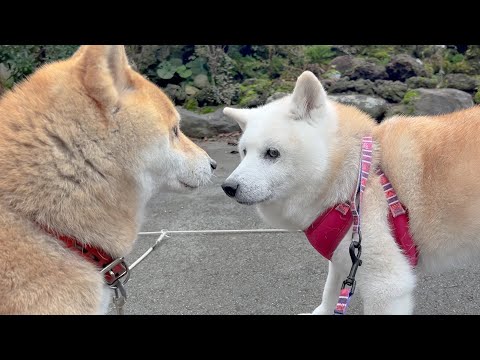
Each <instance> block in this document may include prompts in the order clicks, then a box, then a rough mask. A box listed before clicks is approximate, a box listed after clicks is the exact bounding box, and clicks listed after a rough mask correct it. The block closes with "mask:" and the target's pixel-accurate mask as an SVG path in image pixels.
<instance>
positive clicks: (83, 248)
mask: <svg viewBox="0 0 480 360" xmlns="http://www.w3.org/2000/svg"><path fill="white" fill-rule="evenodd" d="M40 227H41V228H42V229H43V230H44V231H45V232H47V233H48V234H50V235H52V236H54V237H56V238H57V239H58V240H61V241H62V242H63V243H64V244H65V247H66V248H67V249H72V250H73V251H75V252H76V253H77V254H79V255H80V256H82V257H83V258H85V259H86V260H88V261H90V262H91V263H92V264H95V265H96V266H97V267H98V268H99V270H100V271H101V273H102V274H103V275H104V277H105V281H106V283H107V285H109V286H110V285H113V284H114V283H115V282H116V281H117V280H118V279H120V278H122V277H124V276H127V280H128V276H129V274H128V271H129V269H128V266H127V264H126V263H125V261H124V260H123V257H121V258H117V259H114V258H112V257H111V256H110V255H108V254H107V253H106V252H105V251H103V250H102V249H98V248H96V247H93V246H91V245H87V244H82V243H80V242H79V241H78V240H76V239H75V238H71V237H68V236H66V235H60V234H58V233H57V232H55V231H53V230H50V229H47V228H46V227H45V226H42V225H40Z"/></svg>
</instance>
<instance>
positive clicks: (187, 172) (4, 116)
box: [0, 45, 216, 314]
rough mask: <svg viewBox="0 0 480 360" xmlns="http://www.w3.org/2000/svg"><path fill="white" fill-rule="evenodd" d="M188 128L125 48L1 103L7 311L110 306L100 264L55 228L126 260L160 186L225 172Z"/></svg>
mask: <svg viewBox="0 0 480 360" xmlns="http://www.w3.org/2000/svg"><path fill="white" fill-rule="evenodd" d="M179 121H180V117H179V114H178V112H177V111H176V110H175V107H174V106H173V104H172V102H171V101H170V100H169V99H168V97H167V96H166V95H164V93H163V92H162V91H161V90H160V89H159V88H158V87H156V86H155V85H154V84H153V83H151V82H149V81H148V80H146V79H145V78H144V77H142V76H141V75H140V74H138V73H137V72H135V71H134V70H132V69H131V68H130V66H129V64H128V60H127V57H126V54H125V49H124V47H123V46H119V45H115V46H114V45H111V46H110V45H108V46H101V45H98V46H97V45H90V46H82V47H81V48H80V49H79V50H78V51H77V52H76V53H75V54H74V55H73V56H72V57H71V58H69V59H67V60H65V61H60V62H55V63H52V64H48V65H46V66H44V67H42V68H41V69H39V70H38V71H37V72H35V73H34V74H33V75H32V76H30V77H29V78H28V79H27V80H26V81H24V82H22V83H21V84H19V85H17V86H16V87H15V88H14V89H13V90H12V91H10V92H8V93H6V94H4V95H3V96H2V98H1V99H0V273H1V276H0V313H2V314H97V313H104V312H105V311H106V309H107V308H106V305H108V303H107V302H105V301H104V299H105V295H108V293H107V291H108V288H107V287H106V286H105V283H104V279H103V276H102V275H101V274H100V272H99V269H98V268H97V267H96V266H95V265H94V264H92V263H90V262H89V261H87V260H86V259H85V258H83V257H81V256H79V254H78V253H77V252H75V251H72V250H71V249H67V248H66V247H65V246H64V243H63V242H62V241H60V240H59V239H58V238H57V236H52V235H50V234H49V233H52V232H53V233H55V234H61V235H62V236H68V237H71V238H74V239H76V241H78V243H79V244H80V245H81V246H82V245H89V246H93V247H96V248H98V249H101V250H102V251H104V252H105V253H107V254H109V255H110V256H112V257H114V258H116V257H122V256H124V255H126V254H127V253H128V252H129V251H130V249H131V248H132V245H133V243H134V241H135V239H136V234H137V231H138V230H139V226H140V224H141V221H142V213H143V210H144V207H145V204H146V202H147V200H148V199H149V197H150V196H151V194H152V193H153V191H155V190H167V191H172V190H173V191H184V190H189V189H193V188H197V187H198V186H201V185H203V184H205V183H206V182H208V181H209V180H210V177H211V175H212V172H213V169H215V167H216V164H215V162H214V161H213V160H212V159H211V158H210V157H209V156H208V155H207V154H206V153H205V152H204V151H203V150H202V149H200V148H199V147H198V146H196V145H195V144H194V143H193V142H191V141H190V140H189V139H187V138H186V137H185V135H183V134H182V132H181V131H180V129H179ZM44 229H48V231H49V233H47V232H46V231H44ZM107 298H108V297H107Z"/></svg>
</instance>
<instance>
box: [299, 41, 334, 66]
mask: <svg viewBox="0 0 480 360" xmlns="http://www.w3.org/2000/svg"><path fill="white" fill-rule="evenodd" d="M305 55H306V57H307V60H308V61H309V62H311V63H315V64H326V63H328V62H329V61H330V60H332V59H333V58H334V57H335V56H336V53H335V52H334V51H333V50H332V46H331V45H310V46H306V47H305Z"/></svg>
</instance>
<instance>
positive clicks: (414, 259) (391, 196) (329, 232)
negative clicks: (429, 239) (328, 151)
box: [304, 170, 418, 266]
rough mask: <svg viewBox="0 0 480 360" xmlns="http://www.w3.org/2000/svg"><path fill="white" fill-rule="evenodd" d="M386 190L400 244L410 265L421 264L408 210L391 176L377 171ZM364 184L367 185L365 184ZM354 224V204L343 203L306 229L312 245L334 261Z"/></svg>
mask: <svg viewBox="0 0 480 360" xmlns="http://www.w3.org/2000/svg"><path fill="white" fill-rule="evenodd" d="M377 174H378V175H379V176H380V181H381V184H382V186H383V189H384V191H385V196H386V198H387V203H388V206H389V209H390V211H389V213H388V222H389V224H390V228H391V229H392V232H393V236H394V238H395V241H396V243H397V244H398V246H399V247H400V249H402V251H403V252H404V254H405V255H406V256H407V258H408V260H409V262H410V264H411V265H412V266H416V265H417V263H418V250H417V247H416V245H415V243H414V241H413V238H412V235H411V234H410V230H409V226H408V222H409V218H408V211H407V210H405V208H404V207H403V205H402V204H401V203H400V201H399V200H398V197H397V194H396V192H395V190H394V189H393V186H392V184H391V183H390V181H389V180H388V178H387V176H386V175H385V174H384V173H383V171H381V170H377ZM361 186H365V184H363V183H361ZM352 223H354V214H352V211H351V208H350V205H349V204H348V203H343V204H340V205H337V206H335V207H332V208H330V209H328V210H327V211H326V212H324V213H323V214H321V215H320V216H319V217H318V218H317V219H316V220H315V221H314V222H313V223H312V225H310V226H309V227H308V228H306V229H305V230H304V233H305V235H306V236H307V239H308V241H309V242H310V244H311V245H312V246H313V247H314V248H315V249H316V250H317V251H318V252H319V253H320V254H321V255H322V256H324V257H325V258H326V259H328V260H331V259H332V256H333V253H334V252H335V249H336V248H337V247H338V244H340V241H342V239H343V238H344V237H345V235H346V234H347V232H348V230H349V229H350V226H352Z"/></svg>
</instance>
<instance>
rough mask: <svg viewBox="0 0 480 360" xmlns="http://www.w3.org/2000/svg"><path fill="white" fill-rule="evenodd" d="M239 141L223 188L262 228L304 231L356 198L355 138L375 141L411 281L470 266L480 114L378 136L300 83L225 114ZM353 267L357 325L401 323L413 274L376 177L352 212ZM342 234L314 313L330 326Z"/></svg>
mask: <svg viewBox="0 0 480 360" xmlns="http://www.w3.org/2000/svg"><path fill="white" fill-rule="evenodd" d="M224 112H225V114H226V115H228V116H230V117H231V118H233V119H235V120H236V121H237V122H238V123H239V125H240V126H241V128H242V130H243V135H242V138H241V140H240V142H239V152H240V154H241V158H242V161H241V163H240V165H239V166H238V167H237V168H236V169H235V171H234V172H233V173H232V174H231V175H230V176H229V177H228V179H227V180H226V181H225V183H224V184H223V188H224V190H225V192H226V193H227V194H228V195H229V196H231V197H233V198H235V199H236V200H237V201H238V202H239V203H243V204H250V205H252V204H255V205H256V206H257V209H258V211H259V213H260V215H261V216H262V217H263V219H264V220H265V221H266V222H268V223H269V224H270V225H272V226H276V227H282V228H290V229H301V230H305V229H306V228H308V227H309V226H310V225H311V224H312V222H313V221H314V220H315V219H316V218H317V217H318V216H319V215H320V214H322V213H324V212H325V210H326V209H329V208H331V207H333V206H335V205H336V204H339V203H342V202H345V201H347V200H349V199H350V198H351V196H352V194H353V193H354V192H355V191H356V190H355V189H356V185H357V176H358V170H359V156H360V148H361V141H362V137H363V136H368V135H371V136H373V141H374V146H373V161H372V168H373V169H375V168H377V167H381V169H382V170H383V171H384V172H385V174H386V175H387V176H388V178H389V179H390V182H391V184H392V185H393V187H394V189H395V190H396V192H397V194H398V198H399V200H400V201H401V202H402V203H403V204H404V206H405V207H406V208H407V209H408V212H409V216H410V225H409V227H410V233H411V235H412V237H413V240H414V242H415V244H416V246H417V249H418V254H419V255H418V256H419V257H418V261H419V262H418V266H417V269H418V270H426V271H432V270H435V271H437V270H442V269H448V268H452V267H454V266H456V265H465V264H466V263H468V262H471V261H474V260H475V259H478V256H479V255H480V239H479V234H480V188H479V187H477V184H479V183H480V171H479V169H480V138H479V136H478V134H479V133H480V107H478V106H476V107H473V108H470V109H466V110H462V111H458V112H455V113H451V114H446V115H441V116H421V117H406V116H395V117H392V118H390V119H387V120H384V121H383V122H382V123H381V124H380V125H377V124H376V123H375V121H374V120H373V119H371V118H370V117H369V116H368V115H367V114H365V113H363V112H361V111H360V110H358V109H356V108H354V107H351V106H346V105H342V104H339V103H335V102H333V101H331V100H330V99H329V98H328V97H327V95H326V93H325V91H324V89H323V87H322V85H321V83H320V82H319V81H318V79H317V78H316V77H315V76H314V75H313V74H312V73H310V72H304V73H303V74H302V75H301V76H300V77H299V78H298V81H297V84H296V87H295V90H294V92H293V94H291V95H289V96H286V97H284V98H282V99H279V100H277V101H274V102H272V103H270V104H267V105H265V106H262V107H259V108H254V109H233V108H225V110H224ZM361 206H362V207H361V209H362V212H361V224H362V234H363V240H362V245H363V249H362V257H361V258H362V259H363V264H362V266H361V267H360V268H359V269H358V272H357V276H356V279H357V289H358V292H359V293H360V296H361V297H362V298H363V302H364V312H365V313H366V314H411V313H412V312H413V308H414V303H413V295H412V293H413V290H414V287H415V269H414V268H412V266H411V265H410V263H409V261H408V259H407V257H406V256H405V254H404V253H403V252H402V251H401V249H400V248H399V246H398V245H397V243H396V242H395V240H394V238H393V235H392V231H391V229H390V227H389V222H388V221H387V214H388V206H387V201H386V198H385V194H384V190H383V188H382V185H381V184H380V181H379V176H378V175H377V174H375V172H371V173H370V176H369V178H368V181H367V184H366V190H365V192H364V197H363V202H362V205H361ZM350 241H351V230H350V231H349V232H348V233H347V235H346V236H345V237H344V238H343V240H342V241H341V243H340V245H339V246H338V247H337V249H336V251H335V252H334V254H333V257H332V258H331V261H330V263H329V273H328V278H327V280H326V284H325V289H324V293H323V299H322V303H321V305H320V306H319V307H318V308H316V309H315V311H313V314H333V310H334V308H335V305H336V303H337V300H338V295H339V291H340V287H341V284H342V281H343V280H344V279H345V278H346V277H347V274H348V271H349V269H350V266H351V264H352V263H351V260H350V257H349V251H348V247H349V244H350Z"/></svg>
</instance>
